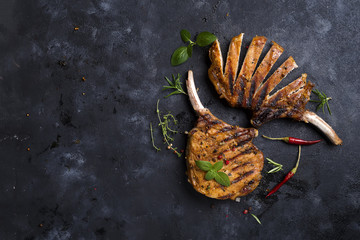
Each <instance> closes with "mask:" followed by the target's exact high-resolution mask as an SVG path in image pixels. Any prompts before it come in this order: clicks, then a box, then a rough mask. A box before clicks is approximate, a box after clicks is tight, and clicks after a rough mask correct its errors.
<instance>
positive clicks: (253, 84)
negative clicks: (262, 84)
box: [247, 80, 255, 108]
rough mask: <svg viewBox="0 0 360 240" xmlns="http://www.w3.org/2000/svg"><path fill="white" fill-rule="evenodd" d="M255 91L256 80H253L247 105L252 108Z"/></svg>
mask: <svg viewBox="0 0 360 240" xmlns="http://www.w3.org/2000/svg"><path fill="white" fill-rule="evenodd" d="M254 92H255V81H254V80H253V81H252V82H251V88H250V92H249V98H248V101H247V107H248V108H250V107H251V103H252V98H253V96H254Z"/></svg>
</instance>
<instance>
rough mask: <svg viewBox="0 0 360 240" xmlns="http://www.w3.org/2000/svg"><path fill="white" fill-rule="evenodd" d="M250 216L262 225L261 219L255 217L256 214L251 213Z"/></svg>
mask: <svg viewBox="0 0 360 240" xmlns="http://www.w3.org/2000/svg"><path fill="white" fill-rule="evenodd" d="M250 214H251V216H253V218H255V220H256V221H257V222H258V223H259V224H260V225H261V221H260V219H259V218H258V217H257V216H255V215H254V214H252V213H250Z"/></svg>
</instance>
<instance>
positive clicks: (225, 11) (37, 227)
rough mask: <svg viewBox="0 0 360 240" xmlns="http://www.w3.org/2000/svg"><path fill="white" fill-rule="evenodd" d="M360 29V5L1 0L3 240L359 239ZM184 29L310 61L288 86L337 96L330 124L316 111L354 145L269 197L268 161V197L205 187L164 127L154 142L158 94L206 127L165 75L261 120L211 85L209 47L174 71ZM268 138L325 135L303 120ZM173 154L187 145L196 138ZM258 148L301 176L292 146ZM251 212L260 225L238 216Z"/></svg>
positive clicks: (244, 119)
mask: <svg viewBox="0 0 360 240" xmlns="http://www.w3.org/2000/svg"><path fill="white" fill-rule="evenodd" d="M359 25H360V2H359V1H345V0H344V1H341V0H338V1H332V0H331V1H330V0H328V1H325V0H323V1H313V0H308V1H222V0H220V1H218V0H216V1H116V0H99V1H95V0H92V1H90V0H89V1H60V0H54V1H48V0H37V1H25V0H24V1H21V0H19V1H11V0H8V1H5V0H4V1H0V156H1V157H0V208H1V210H0V239H356V237H358V236H359V234H360V214H359V207H360V200H359V199H360V180H359V179H360V170H359V160H360V159H359V154H360V150H359V142H360V138H359V135H360V131H359V128H360V127H359V126H360V121H359V117H360V116H359V110H360V109H359V106H360V105H359V102H360V94H359V91H360V84H359V51H360V49H359V46H360V31H359V30H360V28H359ZM74 27H79V30H77V31H75V30H74ZM183 28H186V29H188V30H189V31H190V32H191V33H192V35H193V36H196V34H198V33H199V32H201V31H210V32H213V33H215V34H216V35H217V37H218V38H219V40H220V42H221V44H222V48H223V52H226V49H227V46H228V44H229V42H230V39H231V38H232V37H233V36H235V35H237V34H239V33H241V32H244V33H245V37H244V41H245V44H244V46H246V45H247V44H248V43H249V42H250V41H251V39H252V37H254V36H255V35H264V36H266V37H268V39H269V40H274V41H276V42H278V43H279V44H280V45H282V46H283V47H284V48H285V50H286V52H285V53H284V54H283V56H282V57H281V59H283V60H284V59H286V57H288V56H290V55H292V56H293V57H294V58H295V60H296V62H297V64H298V65H299V66H300V67H299V68H298V69H297V70H295V71H293V72H292V73H291V74H290V75H289V76H288V77H287V78H286V81H285V82H290V81H291V80H293V79H295V78H297V77H298V76H300V74H301V73H303V72H306V73H307V74H308V79H309V80H310V81H312V82H314V83H315V84H316V86H317V88H318V89H321V90H322V91H324V92H326V93H327V94H328V95H329V96H331V97H332V98H333V100H331V102H330V104H331V109H332V112H333V115H332V116H330V115H329V114H324V113H322V112H319V115H320V116H322V117H323V118H324V119H325V120H326V121H327V122H328V123H330V124H331V126H333V128H334V129H335V130H336V131H337V133H338V134H339V136H340V137H341V138H342V139H343V140H344V145H343V146H333V145H331V144H330V143H328V142H327V141H323V142H321V143H320V144H317V145H314V146H309V147H304V148H303V152H302V159H301V163H300V168H299V170H298V172H297V173H296V175H295V177H294V178H293V179H291V180H290V181H289V182H288V183H287V184H286V185H285V186H283V187H282V188H281V189H280V190H279V192H278V193H277V194H275V195H273V196H272V197H270V198H268V199H265V198H264V197H265V195H266V189H269V188H272V187H273V186H274V185H275V184H276V183H278V182H279V181H280V180H281V179H282V178H283V177H284V174H285V173H277V174H273V175H269V174H266V170H269V169H270V168H271V166H270V165H268V164H265V168H264V171H263V176H264V177H263V179H262V181H261V183H260V185H259V187H258V188H257V189H256V190H255V191H254V192H253V193H251V194H250V195H248V196H246V197H243V198H242V199H241V201H240V202H239V203H237V202H232V201H217V200H212V199H208V198H206V197H204V196H202V195H200V194H198V193H197V192H195V191H194V190H193V189H192V187H191V186H190V184H189V183H188V182H187V179H186V176H185V169H186V166H185V159H184V157H181V158H177V157H176V156H175V155H174V154H172V153H171V152H170V151H167V150H166V148H165V145H163V144H162V142H161V135H160V131H159V130H158V129H157V128H156V129H155V132H154V137H155V141H156V144H157V145H158V146H161V147H162V151H161V152H158V153H157V152H156V151H155V149H154V148H153V147H152V145H151V139H150V131H149V123H150V122H152V123H153V125H156V123H157V116H156V113H155V109H156V101H157V99H161V101H160V110H161V111H162V112H163V113H166V112H167V111H171V112H172V113H173V114H174V115H175V116H176V117H177V118H178V120H179V124H178V130H179V131H180V132H184V131H186V130H190V129H191V128H192V126H193V124H194V122H195V120H196V116H195V114H194V112H193V111H192V109H191V106H190V104H189V101H188V99H187V97H186V96H185V95H176V96H172V97H169V98H167V99H164V98H163V96H165V94H167V93H165V92H163V91H161V88H162V85H164V84H165V83H166V82H165V81H164V79H163V77H164V76H170V75H171V74H172V73H180V74H182V75H183V77H182V80H184V79H185V75H186V71H187V70H188V69H193V71H194V74H195V80H196V84H197V87H199V89H200V90H199V95H200V98H201V100H202V102H203V103H204V105H205V106H207V107H208V108H209V109H210V110H211V111H212V112H213V114H215V115H216V116H218V117H219V118H221V119H223V120H225V121H227V122H229V123H231V124H237V125H240V126H244V127H249V126H250V125H249V121H248V120H249V117H248V115H247V114H246V113H245V112H244V111H243V110H241V109H232V108H230V107H229V106H228V105H227V104H226V102H225V101H223V100H220V99H219V98H218V96H217V94H216V92H215V90H214V89H213V87H212V86H211V84H210V82H209V80H208V78H207V69H208V67H209V60H208V55H207V51H208V48H207V47H205V48H199V47H196V48H195V49H194V53H193V57H192V58H191V59H190V60H189V61H188V62H186V63H185V64H183V65H181V66H178V67H172V66H171V65H170V56H171V53H172V52H173V51H174V50H175V49H176V48H177V47H179V46H182V44H183V43H182V42H181V39H180V36H179V31H180V30H181V29H183ZM269 42H270V41H269ZM244 49H245V48H244ZM280 62H281V61H279V63H280ZM82 77H85V79H86V81H82ZM283 84H284V83H283ZM308 108H309V109H311V110H315V108H316V105H315V104H314V103H309V104H308ZM27 114H29V116H27ZM259 131H260V135H261V134H266V135H272V136H289V135H290V136H297V137H301V138H305V139H318V138H323V135H322V134H321V133H320V132H318V131H317V130H316V129H314V128H313V127H312V126H310V125H307V124H305V123H299V122H294V121H292V120H276V121H272V122H270V123H268V124H265V125H264V126H263V127H261V128H260V129H259ZM174 144H175V145H176V146H178V147H179V149H184V148H185V145H186V136H185V135H184V134H178V135H176V136H175V143H174ZM255 144H256V145H257V146H258V147H259V148H260V149H261V150H262V151H263V152H264V154H265V156H266V157H269V158H271V159H273V160H275V161H277V162H281V163H283V164H284V170H285V172H287V171H289V170H290V169H291V168H292V167H293V166H294V164H295V161H296V156H297V147H296V146H289V145H286V144H285V143H282V142H270V141H268V140H265V139H262V138H261V137H259V138H257V139H256V140H255ZM28 148H29V149H28ZM28 150H29V151H28ZM249 207H251V209H252V210H251V213H254V214H255V215H257V216H258V217H259V218H260V220H261V222H262V225H259V224H257V223H256V221H255V220H254V219H253V218H252V217H251V216H250V214H247V215H244V214H242V212H243V210H244V209H247V208H249Z"/></svg>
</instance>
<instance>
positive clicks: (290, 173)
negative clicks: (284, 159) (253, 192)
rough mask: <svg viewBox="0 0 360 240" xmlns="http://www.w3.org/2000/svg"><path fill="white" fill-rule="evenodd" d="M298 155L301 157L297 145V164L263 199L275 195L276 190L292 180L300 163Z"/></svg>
mask: <svg viewBox="0 0 360 240" xmlns="http://www.w3.org/2000/svg"><path fill="white" fill-rule="evenodd" d="M300 155H301V146H300V145H299V155H298V159H297V162H296V165H295V167H294V168H293V169H292V170H291V171H290V172H289V173H288V174H286V176H285V178H284V180H282V181H281V182H280V183H279V184H278V185H276V186H275V187H274V188H273V189H272V190H271V191H270V192H269V193H268V194H267V195H266V197H265V198H267V197H268V196H270V195H271V194H273V193H275V192H276V191H277V190H279V188H280V187H281V186H282V185H283V184H284V183H286V182H287V181H289V179H290V178H292V177H293V176H294V175H295V173H296V171H297V169H298V167H299V162H300Z"/></svg>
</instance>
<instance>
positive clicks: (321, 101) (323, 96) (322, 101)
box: [310, 89, 332, 115]
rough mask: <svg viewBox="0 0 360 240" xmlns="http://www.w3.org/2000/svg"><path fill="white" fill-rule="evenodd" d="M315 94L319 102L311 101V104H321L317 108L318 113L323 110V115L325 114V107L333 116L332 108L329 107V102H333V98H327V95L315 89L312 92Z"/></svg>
mask: <svg viewBox="0 0 360 240" xmlns="http://www.w3.org/2000/svg"><path fill="white" fill-rule="evenodd" d="M312 92H313V93H315V94H316V95H317V96H318V98H319V100H310V102H316V103H319V105H318V106H317V107H316V111H318V110H319V109H320V108H322V111H323V113H325V110H324V109H325V105H326V108H327V110H328V111H329V113H330V115H331V111H330V106H329V100H331V99H332V98H331V97H327V96H326V94H325V93H324V92H320V91H319V90H317V89H315V90H313V91H312Z"/></svg>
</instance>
